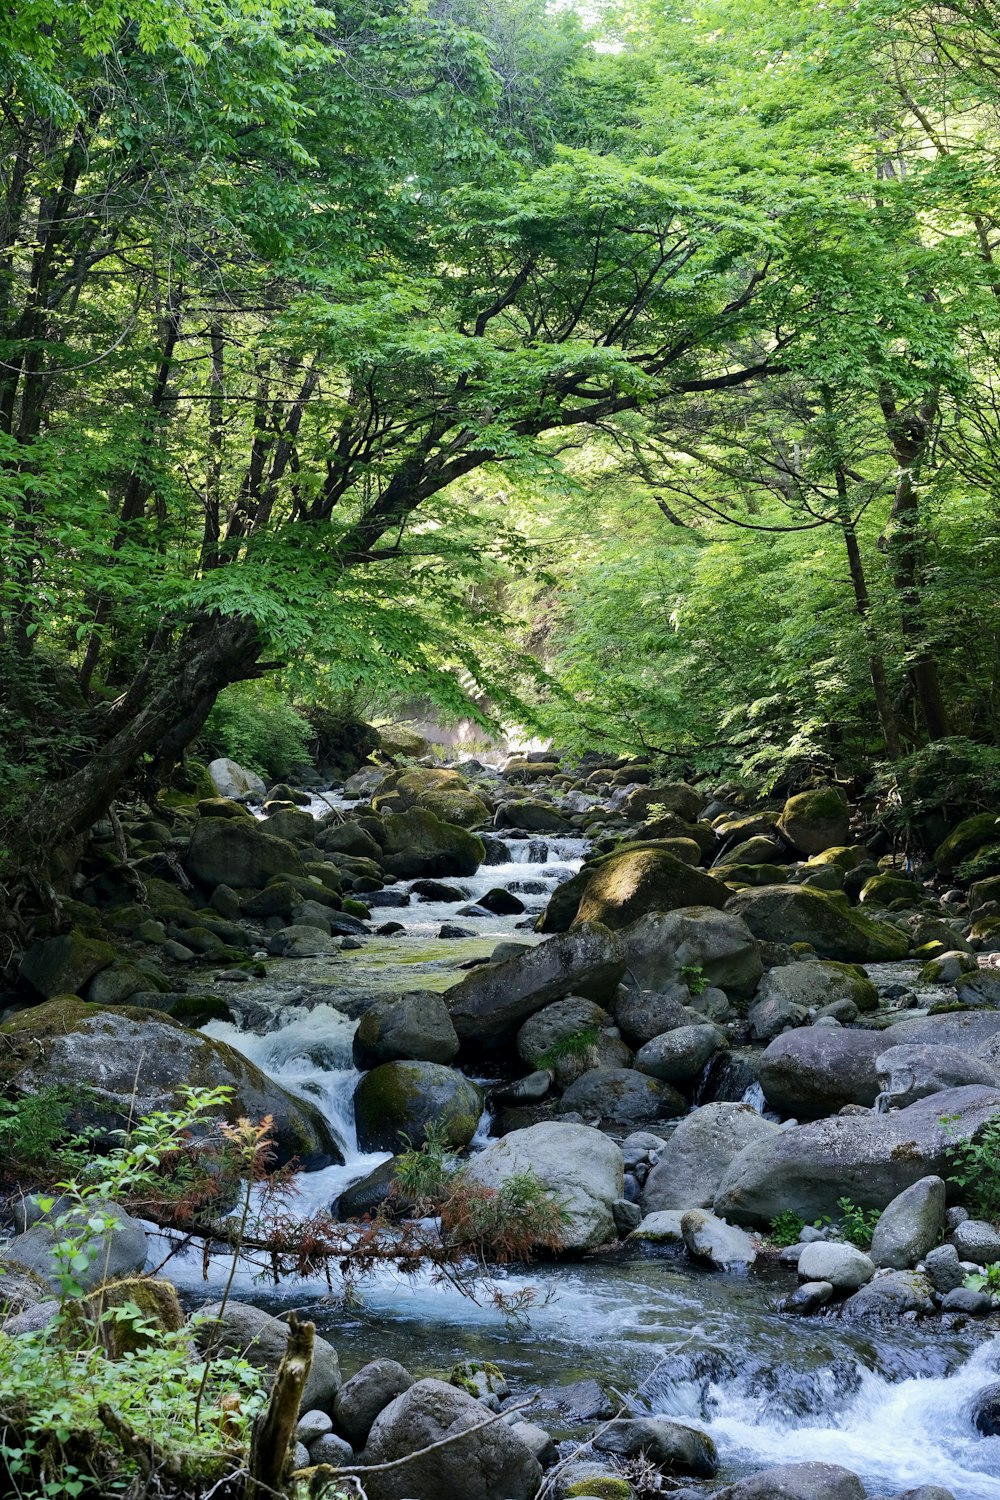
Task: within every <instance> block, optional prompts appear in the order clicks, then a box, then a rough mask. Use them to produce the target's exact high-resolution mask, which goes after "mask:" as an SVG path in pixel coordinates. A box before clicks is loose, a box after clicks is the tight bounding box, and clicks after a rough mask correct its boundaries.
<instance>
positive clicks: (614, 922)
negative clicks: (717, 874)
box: [575, 844, 729, 931]
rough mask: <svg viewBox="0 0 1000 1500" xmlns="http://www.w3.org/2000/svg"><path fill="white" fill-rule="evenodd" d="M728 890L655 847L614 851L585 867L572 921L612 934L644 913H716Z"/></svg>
mask: <svg viewBox="0 0 1000 1500" xmlns="http://www.w3.org/2000/svg"><path fill="white" fill-rule="evenodd" d="M728 898H729V891H728V890H727V888H726V887H725V886H724V885H723V884H722V882H721V881H718V880H713V879H712V877H711V875H706V874H705V873H704V871H703V870H696V869H692V867H691V866H690V865H689V864H686V863H685V861H684V860H681V859H678V858H677V857H676V855H673V854H671V853H669V852H668V850H666V849H663V848H658V847H656V846H655V845H649V844H646V845H638V846H634V847H632V848H628V847H626V848H624V849H620V850H616V851H615V852H614V853H613V854H610V855H607V856H605V857H604V858H603V859H601V860H599V861H597V862H596V863H595V864H594V865H593V866H592V867H591V873H590V875H589V878H588V880H587V883H586V886H585V887H584V891H583V896H582V898H581V900H580V905H579V907H578V909H577V914H576V918H575V922H600V923H601V924H602V925H603V926H605V927H610V928H612V929H613V930H616V931H617V930H618V929H620V928H622V927H629V926H631V925H632V923H634V922H636V921H637V920H638V919H639V918H640V917H643V916H645V915H646V913H647V912H668V911H674V910H675V909H676V908H677V907H682V906H710V907H714V908H721V907H723V906H725V904H726V901H727V900H728Z"/></svg>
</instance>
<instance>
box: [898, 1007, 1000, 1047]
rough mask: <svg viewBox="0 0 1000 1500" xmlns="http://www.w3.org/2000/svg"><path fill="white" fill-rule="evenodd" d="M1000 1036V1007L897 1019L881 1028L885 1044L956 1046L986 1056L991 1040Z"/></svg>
mask: <svg viewBox="0 0 1000 1500" xmlns="http://www.w3.org/2000/svg"><path fill="white" fill-rule="evenodd" d="M997 1037H1000V1011H989V1010H960V1011H951V1012H945V1013H944V1014H942V1015H939V1016H921V1017H914V1018H913V1020H910V1021H896V1022H895V1023H894V1025H892V1026H890V1028H889V1030H888V1031H886V1032H883V1038H884V1040H885V1045H886V1048H888V1047H897V1046H899V1047H903V1046H906V1047H909V1046H927V1045H929V1046H934V1047H958V1048H960V1049H961V1051H963V1052H981V1053H983V1054H984V1056H988V1055H989V1054H988V1051H987V1049H988V1048H989V1045H990V1043H991V1042H992V1041H994V1040H995V1039H996V1038H997Z"/></svg>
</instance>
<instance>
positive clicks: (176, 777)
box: [160, 759, 218, 808]
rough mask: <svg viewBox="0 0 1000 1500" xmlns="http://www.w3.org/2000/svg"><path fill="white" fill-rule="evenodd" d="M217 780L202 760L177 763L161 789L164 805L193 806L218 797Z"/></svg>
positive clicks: (161, 799)
mask: <svg viewBox="0 0 1000 1500" xmlns="http://www.w3.org/2000/svg"><path fill="white" fill-rule="evenodd" d="M217 796H218V792H217V791H216V786H215V782H214V781H213V780H212V778H211V776H210V774H209V770H208V767H207V766H206V765H204V764H203V762H202V761H200V760H190V759H189V760H185V761H184V762H183V764H180V765H176V766H175V767H174V769H173V770H172V771H171V773H170V775H169V776H168V777H167V779H166V781H165V782H164V784H163V786H162V787H161V789H160V801H161V802H162V803H163V805H164V807H176V808H193V807H195V806H197V804H198V803H199V802H202V801H204V800H205V799H206V798H213V797H217Z"/></svg>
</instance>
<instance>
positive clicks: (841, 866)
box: [805, 844, 872, 875]
mask: <svg viewBox="0 0 1000 1500" xmlns="http://www.w3.org/2000/svg"><path fill="white" fill-rule="evenodd" d="M871 863H872V857H871V853H870V851H869V850H868V849H866V848H865V846H864V844H835V845H834V846H833V847H832V848H830V849H823V850H822V851H821V852H820V853H819V854H814V855H813V856H812V858H811V859H808V860H807V861H806V864H805V869H806V870H813V869H825V868H827V867H828V866H830V865H832V866H833V868H834V869H835V870H839V871H840V872H841V874H842V875H846V874H847V873H848V872H849V871H850V870H858V869H860V868H861V867H862V866H863V865H867V864H871Z"/></svg>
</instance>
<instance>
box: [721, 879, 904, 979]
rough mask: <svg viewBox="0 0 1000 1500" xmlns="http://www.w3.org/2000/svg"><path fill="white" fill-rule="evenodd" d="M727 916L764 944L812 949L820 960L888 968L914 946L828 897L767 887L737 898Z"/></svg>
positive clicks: (891, 929)
mask: <svg viewBox="0 0 1000 1500" xmlns="http://www.w3.org/2000/svg"><path fill="white" fill-rule="evenodd" d="M726 910H727V911H730V912H735V913H736V915H737V916H740V917H742V918H743V920H744V922H746V924H747V926H748V927H749V928H750V931H751V932H752V933H753V935H754V937H756V938H758V939H759V940H760V941H761V942H764V943H809V944H810V945H811V946H812V947H813V948H814V949H815V951H816V952H817V953H818V954H819V956H820V958H836V959H840V960H841V961H843V962H845V963H858V964H864V963H883V962H889V961H891V960H892V959H897V958H905V957H906V954H907V951H908V949H909V942H908V940H907V938H906V937H905V935H904V934H903V933H901V932H900V931H899V930H898V928H896V927H893V926H892V925H891V924H890V923H886V922H875V921H873V920H871V918H869V917H866V916H862V914H861V913H860V912H858V911H857V910H854V909H852V908H851V907H850V906H848V905H847V904H846V902H843V903H842V902H841V901H839V900H837V899H836V898H835V897H833V896H831V895H828V894H827V893H826V892H825V891H817V890H813V889H812V888H810V887H809V886H801V885H799V886H789V885H766V886H760V887H758V888H756V889H750V890H744V891H740V892H738V894H737V895H735V896H734V897H733V898H732V899H731V900H730V901H729V902H728V903H727V905H726Z"/></svg>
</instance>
